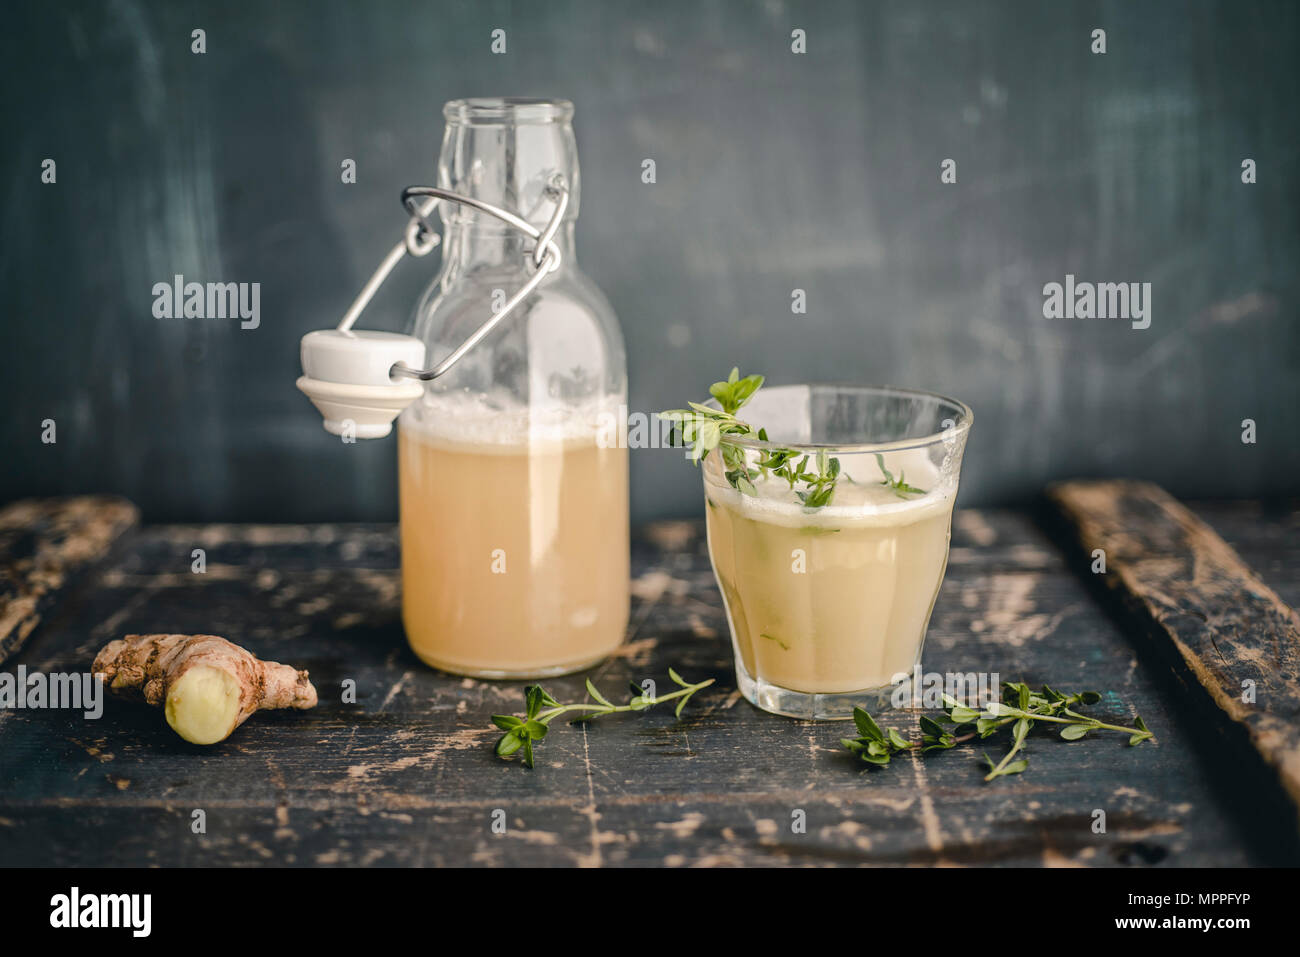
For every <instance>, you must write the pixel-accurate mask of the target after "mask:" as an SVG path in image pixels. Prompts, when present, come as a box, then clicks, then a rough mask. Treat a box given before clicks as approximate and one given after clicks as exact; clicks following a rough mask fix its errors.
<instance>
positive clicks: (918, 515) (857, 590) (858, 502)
mask: <svg viewBox="0 0 1300 957" xmlns="http://www.w3.org/2000/svg"><path fill="white" fill-rule="evenodd" d="M716 458H717V456H715V455H711V456H710V457H709V459H710V460H716ZM841 461H842V463H843V465H844V468H845V471H846V472H847V473H848V474H849V475H851V476H852V478H853V479H854V480H855V481H850V480H848V479H846V478H845V477H843V476H842V477H841V478H840V480H839V482H838V483H837V486H836V492H835V496H834V498H833V500H832V504H830V505H829V506H826V507H823V508H819V509H806V508H804V507H803V506H801V505H800V504H799V502H798V500H797V499H795V498H794V496H793V495H792V493H791V491H790V487H789V485H788V484H787V483H786V482H785V481H784V480H783V479H780V478H774V477H769V478H766V479H759V480H758V481H756V483H755V490H756V492H757V493H758V494H757V495H746V494H742V493H740V492H739V491H737V490H736V489H733V488H731V487H730V486H729V485H728V483H727V482H726V481H725V479H723V478H722V476H721V469H720V467H719V465H718V463H717V462H716V461H709V460H706V463H705V494H706V496H707V499H708V501H707V505H706V509H705V512H706V515H707V523H708V535H709V554H710V557H711V558H712V560H713V567H714V571H715V572H716V574H717V578H718V582H719V584H720V586H721V589H722V594H723V598H724V599H725V601H726V604H727V612H728V615H729V616H730V619H731V624H732V631H733V639H734V642H735V645H736V652H737V655H738V657H739V659H740V660H741V662H743V665H744V668H745V671H746V672H748V674H749V676H750V677H752V678H753V679H755V680H757V681H760V682H766V683H768V684H771V685H776V686H779V687H780V688H785V689H789V690H791V691H798V692H804V693H808V694H836V693H849V692H857V691H862V690H864V689H879V688H884V687H886V686H888V685H889V684H890V682H891V679H892V678H893V677H894V676H895V675H897V674H899V673H902V672H909V673H910V672H911V670H912V668H913V666H914V665H916V663H917V662H918V660H919V658H920V654H921V644H922V641H923V639H924V637H925V631H926V626H927V624H928V622H929V619H930V612H931V610H932V609H933V607H934V601H935V598H936V596H937V595H938V592H939V584H940V582H941V581H942V580H943V573H944V569H945V567H946V565H947V561H948V538H949V526H950V521H951V516H952V507H953V500H954V497H955V493H956V488H955V485H954V486H953V487H950V488H947V489H944V488H937V487H936V485H937V484H938V482H939V479H938V475H937V473H936V470H935V469H934V468H933V467H932V466H931V465H930V464H929V463H928V461H927V459H926V458H925V456H924V454H923V453H914V454H907V453H896V454H894V455H893V456H892V457H891V461H890V463H889V466H890V468H891V469H892V470H893V472H894V474H897V473H898V472H899V471H900V470H901V469H906V476H907V481H908V483H910V484H913V485H916V486H917V487H919V488H924V489H926V490H927V494H925V495H907V496H900V495H898V494H897V493H895V492H894V491H892V490H891V489H889V488H886V487H885V486H883V485H881V484H880V481H881V478H882V477H883V476H882V474H881V472H880V471H879V470H878V468H877V467H876V465H875V463H874V460H873V459H872V458H870V457H867V456H853V457H851V458H850V457H847V456H842V457H841Z"/></svg>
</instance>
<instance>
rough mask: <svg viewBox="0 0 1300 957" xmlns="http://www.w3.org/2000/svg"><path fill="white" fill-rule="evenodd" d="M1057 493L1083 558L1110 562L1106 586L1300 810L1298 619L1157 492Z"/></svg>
mask: <svg viewBox="0 0 1300 957" xmlns="http://www.w3.org/2000/svg"><path fill="white" fill-rule="evenodd" d="M1049 494H1050V496H1051V498H1052V499H1053V500H1054V501H1055V502H1056V503H1057V504H1058V505H1059V506H1060V508H1061V509H1062V510H1063V511H1064V513H1065V515H1066V517H1067V518H1068V519H1069V521H1070V522H1071V523H1072V524H1073V526H1074V527H1075V529H1076V530H1077V532H1078V536H1079V543H1080V544H1081V545H1082V547H1083V549H1084V550H1085V551H1086V552H1087V553H1088V554H1089V555H1092V554H1094V549H1101V550H1103V551H1104V553H1105V561H1106V570H1105V573H1104V575H1103V576H1102V580H1103V581H1104V582H1105V584H1106V585H1107V586H1108V587H1110V588H1112V589H1114V590H1116V591H1117V592H1119V593H1120V595H1121V598H1122V600H1123V602H1124V604H1125V606H1126V607H1127V608H1129V609H1130V610H1131V611H1132V612H1133V613H1134V614H1136V615H1137V616H1139V617H1140V618H1141V619H1143V620H1144V622H1145V623H1146V624H1148V625H1149V626H1150V627H1149V628H1148V629H1147V631H1148V633H1149V634H1150V635H1151V636H1152V640H1153V641H1156V642H1159V643H1163V644H1165V645H1167V646H1169V648H1171V649H1172V650H1173V651H1174V652H1175V653H1176V658H1177V661H1178V666H1179V668H1180V670H1181V671H1182V672H1183V673H1184V674H1185V675H1186V676H1187V678H1188V679H1189V680H1188V685H1189V686H1190V687H1192V688H1194V689H1197V690H1199V691H1200V692H1201V693H1202V694H1203V695H1204V696H1205V698H1206V700H1207V701H1208V702H1209V703H1210V704H1212V706H1213V707H1214V708H1216V709H1218V711H1219V712H1221V714H1222V715H1223V718H1224V719H1225V720H1226V721H1231V722H1234V723H1236V724H1238V725H1240V726H1241V727H1243V728H1244V729H1245V730H1246V733H1247V737H1248V739H1249V741H1250V742H1251V744H1252V745H1253V746H1254V748H1255V749H1256V750H1257V751H1258V752H1259V755H1260V757H1261V758H1262V759H1263V760H1264V761H1265V762H1266V763H1267V764H1268V765H1269V766H1271V767H1272V768H1273V769H1274V770H1275V771H1276V773H1277V775H1278V777H1279V779H1280V780H1281V782H1282V785H1283V787H1285V788H1286V790H1287V792H1288V793H1289V794H1290V795H1291V798H1292V800H1293V801H1295V802H1297V804H1300V615H1297V614H1296V612H1295V610H1294V609H1292V608H1291V607H1290V606H1289V605H1287V604H1286V602H1284V601H1283V600H1282V599H1281V598H1280V597H1279V596H1278V594H1277V593H1276V592H1275V591H1273V589H1271V588H1269V586H1268V585H1266V584H1265V583H1264V582H1263V580H1262V579H1261V578H1260V577H1259V575H1258V574H1256V573H1255V572H1254V570H1252V569H1251V568H1250V566H1248V565H1247V564H1246V563H1245V562H1244V561H1242V559H1241V557H1240V556H1239V555H1238V554H1237V553H1236V552H1235V551H1233V550H1232V548H1231V546H1229V545H1228V544H1227V543H1226V542H1225V541H1224V540H1223V539H1222V538H1220V537H1219V536H1218V535H1217V534H1215V532H1214V530H1213V529H1211V528H1210V527H1209V526H1208V525H1206V524H1205V523H1204V522H1202V521H1201V520H1200V519H1199V518H1197V517H1196V516H1195V515H1193V514H1192V512H1191V511H1189V510H1188V509H1187V508H1186V507H1184V506H1183V505H1181V504H1180V503H1179V502H1178V501H1177V500H1175V499H1174V498H1173V497H1172V496H1170V495H1169V494H1168V493H1167V492H1165V491H1164V490H1163V489H1161V488H1160V487H1159V486H1157V485H1153V484H1151V483H1149V482H1134V481H1116V480H1111V481H1091V482H1066V483H1062V484H1059V485H1056V486H1053V487H1052V489H1051V490H1050V493H1049Z"/></svg>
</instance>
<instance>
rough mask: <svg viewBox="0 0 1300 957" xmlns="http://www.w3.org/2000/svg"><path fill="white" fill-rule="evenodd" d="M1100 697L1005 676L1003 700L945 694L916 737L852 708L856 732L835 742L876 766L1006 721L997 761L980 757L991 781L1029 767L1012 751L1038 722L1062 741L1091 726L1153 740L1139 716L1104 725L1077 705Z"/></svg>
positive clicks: (988, 733)
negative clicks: (974, 700) (1003, 749)
mask: <svg viewBox="0 0 1300 957" xmlns="http://www.w3.org/2000/svg"><path fill="white" fill-rule="evenodd" d="M1100 700H1101V695H1100V694H1098V693H1097V692H1095V691H1080V692H1078V693H1075V694H1064V693H1062V692H1060V691H1056V690H1055V689H1053V688H1050V687H1048V686H1047V685H1043V687H1042V690H1040V691H1033V690H1031V689H1030V687H1029V686H1028V685H1027V684H1025V683H1024V682H1015V681H1008V682H1005V683H1004V684H1003V686H1002V700H1001V701H990V702H989V703H988V704H986V705H985V706H984V707H983V708H971V707H968V706H966V705H963V704H961V703H960V702H958V701H957V700H956V699H954V698H952V697H951V696H949V695H944V696H943V703H944V706H945V707H944V711H943V714H942V715H940V716H939V717H938V718H937V719H936V718H928V717H926V716H925V715H921V717H920V718H919V724H920V730H921V737H920V738H919V739H908V738H904V737H903V736H902V735H901V734H899V733H898V732H897V731H895V730H894V729H893V728H890V729H889V731H888V732H885V731H882V730H881V728H880V725H878V724H876V722H875V719H874V718H872V717H871V715H870V714H868V713H867V712H866V711H864V710H863V709H861V708H854V709H853V721H854V723H855V724H856V725H857V729H858V737H856V738H841V739H840V744H842V745H843V746H844V747H846V748H848V750H849V751H851V752H852V753H853V754H854V755H856V756H857V757H858V758H861V759H862V760H863V761H865V762H866V763H868V764H872V765H877V766H880V765H885V764H888V763H889V760H890V758H892V757H893V756H894V755H896V754H903V753H905V752H908V751H917V752H918V753H920V754H927V753H929V752H931V751H947V750H950V749H952V748H955V747H956V746H957V745H959V744H963V743H964V742H966V741H971V740H974V739H975V738H980V739H983V738H989V737H992V736H993V735H995V734H997V733H998V732H1000V731H1002V730H1004V729H1006V728H1007V727H1008V726H1009V727H1010V729H1011V748H1010V749H1009V750H1008V751H1007V753H1006V754H1004V755H1003V756H1002V760H1000V761H994V760H993V759H992V758H991V757H989V756H988V754H987V753H986V754H985V755H984V762H985V764H986V765H987V766H988V769H989V771H988V774H986V775H985V776H984V780H985V781H992V780H993V779H994V778H999V777H1003V776H1005V775H1009V774H1019V773H1020V772H1022V771H1024V770H1025V768H1027V767H1029V761H1028V760H1026V759H1025V758H1023V757H1022V758H1017V757H1016V755H1018V754H1020V753H1021V752H1022V751H1023V750H1024V747H1025V740H1026V738H1027V737H1028V736H1029V732H1030V731H1032V730H1033V728H1034V725H1035V724H1036V723H1037V722H1039V721H1042V722H1047V723H1050V724H1054V725H1059V726H1060V729H1059V732H1058V733H1059V734H1060V736H1061V737H1062V738H1063V739H1064V740H1066V741H1078V740H1079V739H1080V738H1082V737H1084V736H1086V735H1087V734H1088V733H1089V732H1092V731H1118V732H1121V733H1123V734H1127V735H1128V736H1129V739H1128V743H1129V746H1130V747H1133V746H1136V745H1139V744H1141V743H1142V742H1143V741H1154V740H1155V735H1154V734H1152V733H1151V731H1150V730H1148V729H1147V726H1146V724H1145V723H1144V722H1143V721H1142V718H1141V717H1137V716H1135V717H1134V719H1133V724H1134V726H1133V727H1131V728H1128V727H1125V726H1123V725H1118V724H1109V723H1107V722H1105V721H1101V720H1099V719H1097V718H1094V717H1092V716H1091V715H1086V714H1081V713H1079V711H1078V710H1076V709H1077V708H1080V707H1084V706H1087V705H1093V704H1096V703H1097V702H1098V701H1100ZM949 725H951V727H948V726H949Z"/></svg>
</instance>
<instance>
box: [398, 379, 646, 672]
mask: <svg viewBox="0 0 1300 957" xmlns="http://www.w3.org/2000/svg"><path fill="white" fill-rule="evenodd" d="M597 413H598V410H596V409H587V408H577V409H569V410H566V411H564V412H557V413H555V414H553V415H549V416H548V415H546V414H544V413H541V412H538V411H532V412H531V413H529V412H522V411H521V412H519V413H510V412H503V411H501V410H499V409H496V408H492V407H489V406H488V405H487V404H486V403H485V402H484V401H483V400H482V399H480V398H477V397H473V396H465V397H456V396H444V397H439V398H438V399H437V400H436V404H433V403H432V402H430V403H426V404H424V405H423V406H421V408H419V409H417V410H415V412H414V413H413V412H412V410H408V411H407V413H404V414H403V418H402V421H401V429H400V437H399V453H398V456H399V481H400V485H401V532H402V619H403V623H404V624H405V626H406V634H407V638H408V640H409V641H410V644H411V648H412V649H413V650H414V651H415V653H416V654H417V655H419V657H420V658H421V659H422V660H423V661H425V662H426V663H428V664H430V665H433V666H434V667H436V668H440V669H443V670H445V671H451V672H454V673H456V674H466V675H476V676H480V677H489V678H516V677H518V678H522V677H540V676H544V675H549V674H561V673H564V672H568V671H575V670H578V669H581V668H584V667H587V666H589V665H592V664H594V663H596V662H598V661H600V660H601V659H603V658H605V657H607V656H608V655H609V654H610V653H611V652H613V651H614V649H615V648H616V647H617V646H618V644H619V643H620V642H621V641H622V639H623V635H624V631H625V629H626V626H627V617H628V587H627V583H628V574H629V568H628V563H629V559H628V486H627V450H626V449H625V448H614V447H602V443H601V442H600V441H598V435H599V433H598V430H597V428H596V426H595V423H596V421H597V420H598V414H597Z"/></svg>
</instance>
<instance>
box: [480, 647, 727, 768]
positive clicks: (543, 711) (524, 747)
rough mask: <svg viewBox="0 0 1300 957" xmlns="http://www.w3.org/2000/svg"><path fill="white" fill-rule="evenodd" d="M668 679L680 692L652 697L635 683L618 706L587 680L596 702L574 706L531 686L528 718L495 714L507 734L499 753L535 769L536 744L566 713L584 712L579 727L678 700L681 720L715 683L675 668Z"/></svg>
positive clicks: (527, 692)
mask: <svg viewBox="0 0 1300 957" xmlns="http://www.w3.org/2000/svg"><path fill="white" fill-rule="evenodd" d="M668 677H669V678H671V679H672V680H673V683H674V684H676V685H678V686H679V688H678V690H677V691H673V692H670V693H669V694H663V695H657V696H654V697H651V696H649V695H647V694H646V693H645V691H644V689H642V688H641V687H640V686H639V685H638V684H636V683H635V682H633V683H632V684H631V688H632V695H633V696H632V699H631V700H630V701H628V703H627V704H614V702H612V701H610V700H609V699H608V698H606V697H605V696H604V695H603V694H601V693H600V690H599V689H598V688H597V687H596V686H595V685H594V684H592V683H591V679H590V678H588V679H587V694H588V695H590V696H591V697H592V698H593V699H594V700H593V701H584V702H577V703H574V704H560V702H558V701H556V700H555V698H553V697H551V695H550V694H549V693H547V691H546V690H545V689H544V688H543V687H542V686H541V685H529V686H528V687H526V688H525V689H524V715H523V717H522V718H521V717H518V716H517V715H513V714H494V715H492V723H493V724H495V725H496V726H497V727H498V728H500V729H501V730H502V731H504V732H505V734H503V735H501V737H500V738H499V739H498V740H497V743H496V753H497V755H498V756H500V757H502V758H508V757H510V756H511V755H513V754H515V753H516V752H519V751H522V752H523V760H524V764H526V765H528V766H529V767H530V768H531V767H532V766H533V745H534V743H535V742H540V741H541V740H542V739H543V738H545V737H546V733H547V731H549V730H550V725H551V722H552V721H554V720H555V719H556V718H558V717H559V716H560V715H562V714H567V713H569V712H573V711H578V712H581V713H580V714H579V715H578V716H577V717H575V718H573V719H572V720H571V721H570V722H569V723H570V724H579V723H581V722H584V721H591V720H592V719H594V718H599V717H601V716H602V715H607V714H618V713H622V712H626V711H645V710H646V709H647V708H653V707H654V706H655V705H657V704H663V703H664V702H665V701H673V700H676V701H677V709H676V711H675V712H674V713H675V714H676V716H677V717H679V718H680V717H681V716H682V709H683V708H685V707H686V702H688V701H690V700H691V697H692V696H693V695H694V694H695V693H696V692H697V691H699V690H701V689H702V688H707V687H708V686H709V685H711V684H713V679H712V678H707V679H705V680H704V681H700V682H697V683H696V684H691V683H690V682H689V681H687V680H686V679H684V678H683V677H682V676H681V675H679V674H678V673H677V672H676V671H674V670H673V669H672V668H669V669H668Z"/></svg>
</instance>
